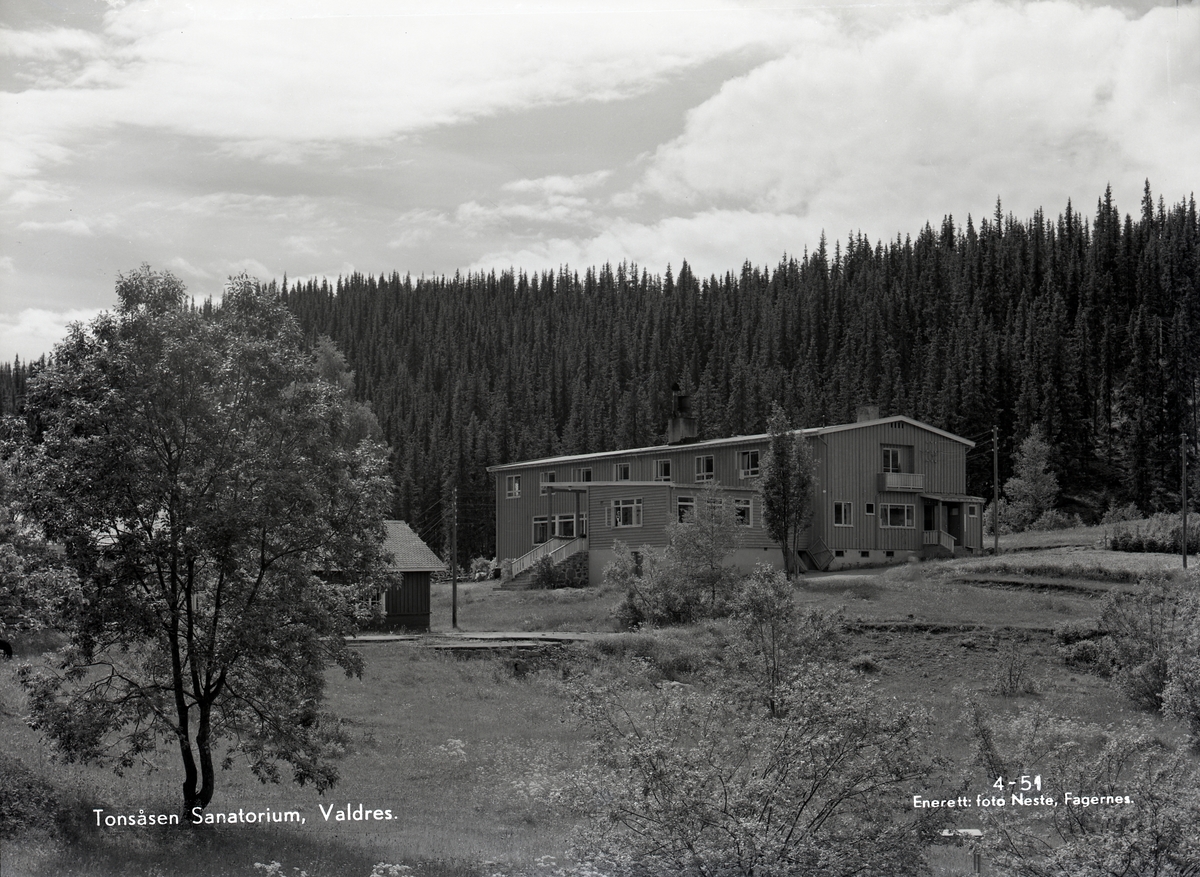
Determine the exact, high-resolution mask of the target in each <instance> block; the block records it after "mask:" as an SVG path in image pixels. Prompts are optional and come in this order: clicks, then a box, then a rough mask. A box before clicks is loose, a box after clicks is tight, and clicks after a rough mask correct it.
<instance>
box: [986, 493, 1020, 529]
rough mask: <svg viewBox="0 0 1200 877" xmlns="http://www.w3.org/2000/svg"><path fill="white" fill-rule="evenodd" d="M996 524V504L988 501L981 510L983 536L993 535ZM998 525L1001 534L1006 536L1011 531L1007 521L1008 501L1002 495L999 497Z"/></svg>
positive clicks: (1010, 525)
mask: <svg viewBox="0 0 1200 877" xmlns="http://www.w3.org/2000/svg"><path fill="white" fill-rule="evenodd" d="M996 526H997V524H996V504H995V503H991V502H989V503H988V504H987V507H986V508H985V509H984V510H983V534H984V535H985V536H993V535H995V533H996ZM999 527H1000V535H1001V536H1007V535H1008V534H1010V533H1011V532H1012V531H1013V528H1012V524H1011V523H1010V522H1009V514H1008V502H1007V501H1006V500H1005V499H1004V498H1003V497H1001V499H1000V516H999Z"/></svg>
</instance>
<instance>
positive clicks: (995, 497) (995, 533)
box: [992, 426, 1000, 555]
mask: <svg viewBox="0 0 1200 877" xmlns="http://www.w3.org/2000/svg"><path fill="white" fill-rule="evenodd" d="M992 554H993V555H998V554H1000V427H998V426H993V427H992Z"/></svg>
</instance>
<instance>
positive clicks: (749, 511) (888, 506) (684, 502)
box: [533, 496, 979, 544]
mask: <svg viewBox="0 0 1200 877" xmlns="http://www.w3.org/2000/svg"><path fill="white" fill-rule="evenodd" d="M732 502H733V510H734V514H735V515H737V522H738V524H740V525H741V526H743V527H750V526H753V523H754V522H753V517H752V515H753V505H752V503H751V500H750V499H749V498H748V497H744V498H734V499H733V500H732ZM865 511H866V514H867V515H868V516H875V514H876V511H875V503H873V502H869V503H866V508H865ZM676 513H677V515H678V519H679V522H680V523H683V522H684V521H687V520H690V519H691V518H693V517H694V516H695V513H696V498H695V497H691V496H681V497H679V498H678V499H677V500H676ZM978 514H979V510H978V507H977V506H974V505H969V506H967V516H968V517H971V518H974V517H976V516H977V515H978ZM853 515H854V503H852V502H842V501H840V500H839V501H836V502H834V504H833V525H834V526H835V527H853V526H854V518H853ZM878 517H879V526H880V527H881V528H882V529H885V530H886V529H906V530H912V529H915V528H916V526H917V520H916V507H915V506H913V505H911V504H907V503H886V502H885V503H879V512H878ZM761 523H762V522H761V521H760V522H759V524H760V526H761ZM604 525H605V526H606V527H613V528H620V527H640V526H642V499H641V497H636V498H632V499H614V500H612V501H611V502H606V503H605V504H604ZM577 535H578V536H586V535H587V514H586V513H583V514H580V515H578V516H576V515H573V514H567V515H549V516H548V515H536V516H535V517H534V519H533V541H534V544H540V543H542V542H545V541H547V540H548V539H551V538H559V539H573V538H575V536H577Z"/></svg>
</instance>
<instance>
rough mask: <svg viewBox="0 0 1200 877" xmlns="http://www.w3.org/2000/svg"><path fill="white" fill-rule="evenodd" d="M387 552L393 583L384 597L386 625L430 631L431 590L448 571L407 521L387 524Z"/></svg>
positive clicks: (385, 548)
mask: <svg viewBox="0 0 1200 877" xmlns="http://www.w3.org/2000/svg"><path fill="white" fill-rule="evenodd" d="M383 525H384V527H386V528H387V538H386V539H385V540H384V543H383V547H384V550H385V551H387V552H388V553H389V554H391V555H392V564H391V573H392V575H391V583H390V584H389V585H388V587H387V590H386V591H385V592H384V594H383V606H382V609H383V614H384V624H385V625H386V626H387V627H388V628H390V629H395V628H400V627H403V628H406V629H408V630H429V586H430V582H431V580H432V578H433V574H434V573H435V572H441V571H442V570H444V569H445V568H446V565H445V564H444V563H442V561H441V559H440V558H439V557H438V556H437V555H436V554H434V553H433V551H432V550H431V549H430V548H429V546H428V545H426V544H425V543H424V542H422V541H421V537H420V536H418V535H417V534H416V533H414V532H413V531H412V528H410V527H409V526H408V524H406V523H404V521H384V522H383Z"/></svg>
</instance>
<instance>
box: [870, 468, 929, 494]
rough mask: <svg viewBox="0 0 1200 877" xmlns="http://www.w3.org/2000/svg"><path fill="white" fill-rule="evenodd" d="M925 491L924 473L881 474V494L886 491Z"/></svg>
mask: <svg viewBox="0 0 1200 877" xmlns="http://www.w3.org/2000/svg"><path fill="white" fill-rule="evenodd" d="M924 489H925V473H924V472H880V473H879V492H880V493H882V492H884V491H885V490H912V491H916V492H920V491H923V490H924Z"/></svg>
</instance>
